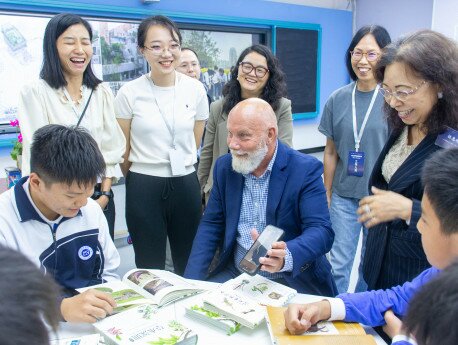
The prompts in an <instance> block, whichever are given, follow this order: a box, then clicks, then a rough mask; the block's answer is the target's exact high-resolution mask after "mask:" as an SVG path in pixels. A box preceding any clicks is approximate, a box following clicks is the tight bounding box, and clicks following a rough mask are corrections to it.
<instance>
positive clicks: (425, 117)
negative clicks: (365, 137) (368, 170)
mask: <svg viewBox="0 0 458 345" xmlns="http://www.w3.org/2000/svg"><path fill="white" fill-rule="evenodd" d="M375 75H376V78H377V80H378V81H380V82H382V87H381V89H380V93H381V94H382V95H383V96H384V98H385V101H386V104H385V112H386V114H387V116H388V121H389V124H390V128H391V129H392V133H391V135H390V137H389V139H388V141H387V143H386V145H385V147H384V148H383V150H382V152H381V153H380V156H379V158H378V160H377V162H376V163H375V166H374V170H373V172H372V176H371V179H370V181H369V186H371V187H372V188H371V191H372V195H370V196H367V197H365V198H363V199H362V200H361V201H360V207H359V209H358V214H359V215H360V218H359V221H360V222H361V223H364V225H365V226H366V227H368V228H370V229H369V234H368V238H367V242H366V254H365V257H364V265H363V272H364V279H365V281H366V282H367V284H368V287H369V289H385V288H389V287H391V286H396V285H401V284H403V283H404V282H406V281H409V280H411V279H413V278H414V277H415V276H417V275H418V274H419V273H420V272H422V271H423V270H424V269H426V268H427V267H429V266H430V265H429V263H428V261H427V260H426V256H425V253H424V251H423V248H422V245H421V235H420V233H419V232H418V230H417V222H418V220H419V218H420V215H421V208H420V200H421V198H422V195H423V186H422V185H421V181H420V173H421V170H422V167H423V164H424V162H425V160H426V159H427V158H428V157H429V156H431V154H432V153H434V152H435V151H437V150H439V149H441V148H443V147H448V145H449V143H448V142H447V140H448V139H447V137H448V136H450V137H453V136H455V137H458V135H457V134H458V133H457V131H456V129H458V47H457V44H456V42H454V41H452V40H450V39H448V38H446V37H445V36H443V35H441V34H439V33H436V32H434V31H430V30H424V31H419V32H417V33H414V34H412V35H410V36H407V37H403V38H401V39H400V40H399V41H397V42H396V43H395V44H392V45H389V46H387V47H386V48H385V49H384V51H383V55H382V57H381V59H380V61H379V62H378V63H377V67H376V73H375ZM457 164H458V162H457ZM425 221H428V220H427V219H425Z"/></svg>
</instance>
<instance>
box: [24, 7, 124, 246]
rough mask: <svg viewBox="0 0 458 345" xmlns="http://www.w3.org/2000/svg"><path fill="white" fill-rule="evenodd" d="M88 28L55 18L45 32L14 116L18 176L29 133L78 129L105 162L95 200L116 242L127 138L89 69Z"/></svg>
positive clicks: (73, 18) (66, 16)
mask: <svg viewBox="0 0 458 345" xmlns="http://www.w3.org/2000/svg"><path fill="white" fill-rule="evenodd" d="M92 55H93V49H92V28H91V26H90V25H89V23H88V22H87V21H86V20H85V19H83V18H81V17H80V16H78V15H75V14H70V13H62V14H58V15H56V16H54V17H53V18H51V20H50V21H49V23H48V25H47V26H46V29H45V35H44V39H43V65H42V68H41V72H40V79H39V80H38V81H37V82H35V83H32V84H30V85H26V86H25V87H24V88H23V89H22V91H21V94H20V98H19V106H18V117H19V121H20V123H21V133H22V137H23V144H24V149H23V156H22V159H23V164H22V169H23V171H22V174H23V175H28V174H29V172H30V144H31V141H32V136H33V133H35V131H36V130H37V129H38V128H41V127H43V126H45V125H48V124H60V125H66V126H69V125H80V126H82V127H84V128H86V129H87V130H88V131H89V132H90V133H91V135H92V137H93V138H94V139H95V141H96V142H97V145H98V146H99V149H100V151H101V152H102V155H103V157H104V159H105V163H106V176H105V177H103V178H102V180H101V181H99V182H100V183H99V184H98V185H97V186H96V193H94V196H93V198H94V199H96V201H97V203H98V204H99V205H100V207H101V208H102V209H103V210H104V213H105V216H106V218H107V221H108V226H109V229H110V235H111V238H112V239H113V238H114V222H115V204H114V200H113V192H112V190H111V184H112V178H115V177H117V176H116V165H117V164H119V163H121V162H122V155H123V153H124V149H125V138H124V135H123V134H122V131H121V128H120V127H119V125H118V123H117V121H116V117H115V113H114V108H113V100H114V98H113V93H112V92H111V89H110V87H109V86H108V85H107V84H105V83H102V81H101V80H100V79H98V78H97V77H96V76H95V74H94V72H93V71H92V68H91V59H92Z"/></svg>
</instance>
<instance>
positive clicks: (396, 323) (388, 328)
mask: <svg viewBox="0 0 458 345" xmlns="http://www.w3.org/2000/svg"><path fill="white" fill-rule="evenodd" d="M384 318H385V322H386V325H385V326H383V331H384V332H385V333H386V334H388V336H389V337H390V338H393V337H394V336H395V335H398V334H402V321H401V320H400V319H399V318H398V317H397V316H396V315H394V313H393V311H392V310H391V309H390V310H388V311H387V312H386V313H385V315H384Z"/></svg>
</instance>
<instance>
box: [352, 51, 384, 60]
mask: <svg viewBox="0 0 458 345" xmlns="http://www.w3.org/2000/svg"><path fill="white" fill-rule="evenodd" d="M350 54H351V58H352V59H353V60H355V61H359V60H361V59H362V58H363V55H366V59H367V61H371V62H372V61H375V60H377V59H378V57H379V55H380V54H379V53H377V52H367V53H363V52H362V51H360V50H353V51H351V52H350Z"/></svg>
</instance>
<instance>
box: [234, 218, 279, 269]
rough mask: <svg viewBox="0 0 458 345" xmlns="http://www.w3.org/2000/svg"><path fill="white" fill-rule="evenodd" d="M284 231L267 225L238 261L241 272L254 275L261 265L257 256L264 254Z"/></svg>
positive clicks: (260, 256)
mask: <svg viewBox="0 0 458 345" xmlns="http://www.w3.org/2000/svg"><path fill="white" fill-rule="evenodd" d="M284 233H285V232H284V231H283V230H282V229H280V228H277V227H276V226H273V225H267V226H266V228H265V229H264V230H263V231H262V232H261V234H260V235H259V237H258V238H257V239H256V241H255V242H254V243H253V245H252V246H251V248H250V249H248V252H247V253H246V254H245V256H244V257H243V259H242V260H241V261H240V263H239V268H240V269H241V270H242V271H243V272H246V273H248V274H249V275H252V276H254V275H255V274H256V272H258V270H259V267H261V264H260V263H259V258H262V257H263V256H266V255H267V251H268V250H269V249H271V248H272V243H274V242H277V241H279V240H280V239H281V238H282V237H283V235H284Z"/></svg>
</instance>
